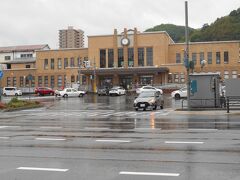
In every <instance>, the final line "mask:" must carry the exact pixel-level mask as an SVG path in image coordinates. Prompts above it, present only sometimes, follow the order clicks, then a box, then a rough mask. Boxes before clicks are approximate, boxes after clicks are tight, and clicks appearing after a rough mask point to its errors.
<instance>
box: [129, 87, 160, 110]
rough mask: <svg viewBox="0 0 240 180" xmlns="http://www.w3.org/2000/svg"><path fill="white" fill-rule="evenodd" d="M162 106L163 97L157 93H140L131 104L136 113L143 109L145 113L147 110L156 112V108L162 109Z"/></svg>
mask: <svg viewBox="0 0 240 180" xmlns="http://www.w3.org/2000/svg"><path fill="white" fill-rule="evenodd" d="M163 105H164V100H163V95H161V94H160V92H159V91H146V92H142V93H140V94H139V95H138V97H137V98H136V99H135V100H134V103H133V106H134V108H135V110H136V111H138V109H143V110H144V111H145V110H146V109H147V108H151V109H153V110H156V109H157V107H158V106H159V107H160V108H161V109H163Z"/></svg>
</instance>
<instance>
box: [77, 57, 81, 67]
mask: <svg viewBox="0 0 240 180" xmlns="http://www.w3.org/2000/svg"><path fill="white" fill-rule="evenodd" d="M77 65H78V67H81V58H80V57H78V58H77Z"/></svg>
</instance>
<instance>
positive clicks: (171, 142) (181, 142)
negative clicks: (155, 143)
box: [165, 141, 204, 144]
mask: <svg viewBox="0 0 240 180" xmlns="http://www.w3.org/2000/svg"><path fill="white" fill-rule="evenodd" d="M165 143H166V144H203V143H204V142H197V141H165Z"/></svg>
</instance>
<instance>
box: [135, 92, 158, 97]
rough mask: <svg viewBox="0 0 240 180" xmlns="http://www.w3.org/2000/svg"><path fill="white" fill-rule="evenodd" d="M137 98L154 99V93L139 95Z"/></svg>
mask: <svg viewBox="0 0 240 180" xmlns="http://www.w3.org/2000/svg"><path fill="white" fill-rule="evenodd" d="M138 97H139V98H145V97H154V93H153V92H148V93H141V94H139V96H138Z"/></svg>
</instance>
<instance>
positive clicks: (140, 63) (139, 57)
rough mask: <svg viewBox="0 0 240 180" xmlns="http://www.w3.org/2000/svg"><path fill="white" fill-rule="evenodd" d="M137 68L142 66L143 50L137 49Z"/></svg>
mask: <svg viewBox="0 0 240 180" xmlns="http://www.w3.org/2000/svg"><path fill="white" fill-rule="evenodd" d="M138 66H144V48H138Z"/></svg>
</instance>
